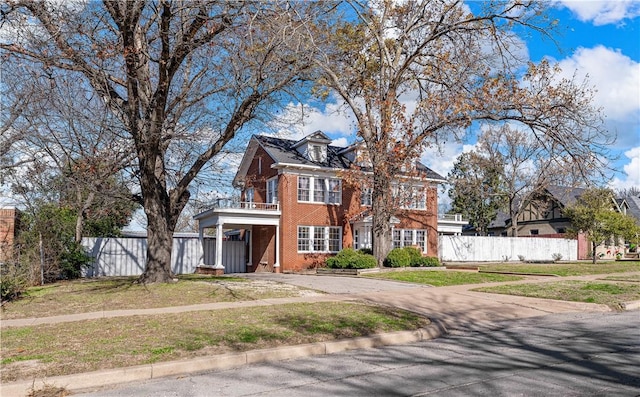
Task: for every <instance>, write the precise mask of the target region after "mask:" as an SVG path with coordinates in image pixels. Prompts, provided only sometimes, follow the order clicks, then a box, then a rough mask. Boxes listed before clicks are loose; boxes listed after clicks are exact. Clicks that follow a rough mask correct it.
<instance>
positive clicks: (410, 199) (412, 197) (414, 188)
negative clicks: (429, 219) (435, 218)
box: [392, 184, 427, 210]
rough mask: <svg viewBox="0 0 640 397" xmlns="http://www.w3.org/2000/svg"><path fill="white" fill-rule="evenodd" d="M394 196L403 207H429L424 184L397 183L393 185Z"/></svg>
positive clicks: (416, 208) (419, 208) (422, 208)
mask: <svg viewBox="0 0 640 397" xmlns="http://www.w3.org/2000/svg"><path fill="white" fill-rule="evenodd" d="M392 192H393V196H394V197H395V198H396V202H397V203H398V205H399V207H400V208H402V209H411V210H424V209H427V195H426V192H425V187H424V186H422V185H407V184H402V185H399V186H398V185H396V186H393V190H392Z"/></svg>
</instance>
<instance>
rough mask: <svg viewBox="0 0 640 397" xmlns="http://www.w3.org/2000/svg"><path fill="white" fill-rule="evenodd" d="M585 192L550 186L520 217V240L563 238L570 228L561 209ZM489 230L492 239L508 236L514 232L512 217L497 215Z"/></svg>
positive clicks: (526, 206)
mask: <svg viewBox="0 0 640 397" xmlns="http://www.w3.org/2000/svg"><path fill="white" fill-rule="evenodd" d="M584 190H585V189H583V188H574V187H565V186H554V185H551V186H548V187H547V188H546V189H543V190H542V191H541V192H539V193H538V194H535V195H534V196H533V197H530V198H529V199H528V200H527V203H526V205H525V206H524V208H523V210H522V211H521V212H520V214H519V215H518V237H524V236H540V237H562V235H564V234H565V233H566V232H567V229H568V228H569V227H570V226H571V222H570V221H569V218H567V217H565V216H564V214H563V212H562V210H563V209H564V208H565V207H567V206H568V205H572V204H574V203H575V201H576V200H577V198H578V197H579V196H580V195H581V194H582V193H583V192H584ZM488 230H489V234H490V235H493V236H508V235H509V231H510V230H511V218H509V214H507V213H504V212H502V211H501V212H498V215H497V217H496V219H495V220H494V221H493V222H491V224H490V225H489V228H488Z"/></svg>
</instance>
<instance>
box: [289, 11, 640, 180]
mask: <svg viewBox="0 0 640 397" xmlns="http://www.w3.org/2000/svg"><path fill="white" fill-rule="evenodd" d="M548 3H549V5H550V7H551V8H550V16H551V17H552V18H554V19H557V20H558V26H559V30H560V31H561V34H560V35H557V36H555V38H556V40H557V43H558V45H556V44H554V43H553V42H552V41H551V40H541V38H540V37H539V36H537V37H536V36H533V37H532V38H531V39H528V40H527V39H526V38H525V40H526V43H527V47H528V48H527V49H528V53H529V58H530V60H531V61H533V62H539V61H540V60H542V59H545V58H546V59H549V60H550V61H552V62H553V63H557V64H558V65H559V66H560V67H561V69H562V74H563V75H564V76H566V77H569V78H570V77H572V76H573V75H574V73H575V75H576V77H577V78H578V81H580V80H582V78H584V77H585V76H588V80H589V83H590V85H592V86H594V87H595V88H596V90H597V94H596V97H595V101H594V102H595V105H596V106H597V107H601V108H602V109H603V113H604V115H605V118H606V127H607V129H608V130H609V131H610V132H612V133H615V134H616V135H617V141H616V143H615V144H614V145H613V146H612V147H611V149H612V151H613V153H614V154H615V155H617V156H618V159H617V160H615V161H613V162H612V163H611V166H612V168H614V169H615V170H616V173H615V175H614V176H613V178H612V179H611V181H610V183H609V186H610V187H612V188H624V187H627V188H628V187H631V186H637V187H640V0H634V1H624V0H617V1H592V0H582V1H579V0H578V1H569V0H560V1H549V2H548ZM308 106H309V105H307V108H306V109H305V112H306V117H307V118H306V124H305V125H304V126H300V127H299V128H298V129H297V131H296V132H295V133H294V134H293V135H294V138H295V137H299V136H303V135H306V134H308V133H310V132H313V131H315V130H322V131H324V132H325V133H327V134H328V135H329V136H331V137H332V138H334V139H335V141H334V143H335V144H337V145H340V146H343V145H346V144H348V143H351V142H353V140H354V139H355V137H354V136H353V131H354V128H353V123H352V121H351V120H350V119H349V117H348V114H344V113H343V112H342V113H341V112H339V111H338V109H339V106H338V105H335V104H328V105H326V107H324V108H313V107H312V106H311V108H309V107H308ZM293 107H294V108H295V106H293ZM473 143H474V142H472V141H471V142H463V143H460V142H458V143H448V144H446V145H445V146H443V147H442V148H441V150H440V152H441V153H439V155H435V156H434V154H433V152H431V153H425V154H424V155H423V156H422V161H423V162H424V163H425V164H426V165H428V166H430V167H431V168H433V169H434V170H435V171H437V172H439V173H440V174H442V175H443V176H446V175H447V173H448V172H449V170H450V169H451V168H452V166H453V163H454V161H455V159H456V157H457V156H458V155H460V153H462V152H463V151H464V150H470V149H471V148H472V147H473V146H472V145H473Z"/></svg>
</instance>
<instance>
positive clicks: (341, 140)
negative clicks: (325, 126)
mask: <svg viewBox="0 0 640 397" xmlns="http://www.w3.org/2000/svg"><path fill="white" fill-rule="evenodd" d="M331 145H333V146H338V147H347V146H349V141H347V138H345V137H341V138H338V139H334V140H333V142H331Z"/></svg>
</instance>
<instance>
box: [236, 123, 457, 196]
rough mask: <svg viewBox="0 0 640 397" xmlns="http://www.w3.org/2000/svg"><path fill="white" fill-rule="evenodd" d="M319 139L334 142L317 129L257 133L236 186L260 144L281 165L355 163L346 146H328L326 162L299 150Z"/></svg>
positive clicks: (431, 175)
mask: <svg viewBox="0 0 640 397" xmlns="http://www.w3.org/2000/svg"><path fill="white" fill-rule="evenodd" d="M318 141H328V142H330V140H329V138H328V137H327V136H326V135H325V134H324V133H322V132H320V131H316V132H314V133H312V134H310V135H309V136H307V137H305V138H303V139H301V140H298V141H294V140H291V139H283V138H277V137H273V136H266V135H253V136H252V137H251V140H250V141H249V145H248V146H247V150H246V151H245V154H244V157H243V158H242V162H241V163H240V167H239V168H238V172H237V173H236V176H235V178H234V180H233V182H234V185H237V184H238V182H239V181H240V179H241V177H243V176H244V175H246V173H247V172H248V170H249V165H250V163H251V160H252V159H253V157H254V156H255V153H256V150H257V149H258V147H262V148H263V149H264V150H265V151H266V152H267V153H268V154H269V156H270V157H271V158H272V159H273V161H274V162H275V163H276V165H277V166H294V167H295V166H299V167H305V168H308V167H317V168H318V170H322V169H323V168H324V169H329V170H335V169H345V170H346V169H349V168H350V167H351V165H352V162H351V160H349V158H348V157H347V156H346V154H347V153H348V151H345V148H343V147H339V146H332V145H327V158H326V160H325V161H312V160H310V159H308V158H307V157H305V156H304V155H303V154H302V153H300V152H299V151H298V150H296V148H297V147H299V146H300V145H301V144H302V143H304V142H318ZM301 142H302V143H301ZM417 168H418V170H419V171H421V172H423V173H424V176H425V177H426V178H428V179H431V180H435V181H441V182H444V181H446V180H445V178H443V177H442V176H441V175H440V174H438V173H437V172H435V171H433V170H431V169H430V168H429V167H427V166H425V165H424V164H421V163H417Z"/></svg>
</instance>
